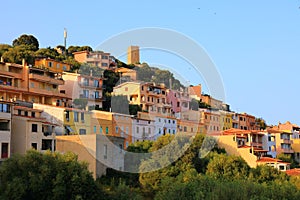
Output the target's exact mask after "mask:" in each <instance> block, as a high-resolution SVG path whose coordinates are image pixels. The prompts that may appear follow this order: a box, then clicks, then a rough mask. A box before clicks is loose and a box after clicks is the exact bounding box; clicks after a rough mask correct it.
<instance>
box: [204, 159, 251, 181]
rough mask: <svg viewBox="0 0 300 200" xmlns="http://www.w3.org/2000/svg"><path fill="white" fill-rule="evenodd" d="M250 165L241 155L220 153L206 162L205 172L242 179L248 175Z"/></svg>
mask: <svg viewBox="0 0 300 200" xmlns="http://www.w3.org/2000/svg"><path fill="white" fill-rule="evenodd" d="M249 170H250V167H249V166H248V164H247V163H246V161H245V160H243V159H242V158H241V157H238V156H228V155H225V154H220V155H217V156H214V157H213V159H212V160H211V161H210V162H209V163H208V166H207V171H206V174H207V175H209V176H211V177H213V178H216V179H225V180H233V179H239V180H243V179H246V178H247V177H248V174H249Z"/></svg>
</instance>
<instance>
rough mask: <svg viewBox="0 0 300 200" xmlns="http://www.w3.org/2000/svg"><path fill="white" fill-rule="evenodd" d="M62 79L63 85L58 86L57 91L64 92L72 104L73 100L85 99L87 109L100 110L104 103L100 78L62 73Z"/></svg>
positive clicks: (101, 79)
mask: <svg viewBox="0 0 300 200" xmlns="http://www.w3.org/2000/svg"><path fill="white" fill-rule="evenodd" d="M62 77H63V79H64V80H65V84H64V85H61V86H59V90H60V91H62V92H64V93H65V94H66V96H67V97H68V98H69V99H72V100H73V102H74V100H75V99H86V100H87V107H93V108H95V109H99V108H102V102H103V101H104V98H103V88H104V86H103V78H102V77H95V76H93V75H92V74H91V75H90V76H87V75H82V74H75V73H64V74H63V76H62Z"/></svg>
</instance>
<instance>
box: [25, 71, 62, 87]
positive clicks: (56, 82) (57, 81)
mask: <svg viewBox="0 0 300 200" xmlns="http://www.w3.org/2000/svg"><path fill="white" fill-rule="evenodd" d="M29 79H33V80H37V81H40V82H44V83H50V84H53V85H63V84H64V83H65V81H64V80H62V79H56V78H52V77H49V76H43V75H38V74H29Z"/></svg>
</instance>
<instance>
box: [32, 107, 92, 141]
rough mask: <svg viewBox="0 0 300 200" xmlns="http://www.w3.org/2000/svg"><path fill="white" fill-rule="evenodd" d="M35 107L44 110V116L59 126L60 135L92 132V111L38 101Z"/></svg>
mask: <svg viewBox="0 0 300 200" xmlns="http://www.w3.org/2000/svg"><path fill="white" fill-rule="evenodd" d="M33 108H35V109H40V110H43V113H42V115H43V118H46V120H47V121H48V122H49V123H53V124H57V125H58V126H59V129H60V130H59V131H58V132H59V133H58V134H59V135H74V134H80V135H88V134H91V132H90V130H91V127H90V126H91V113H90V112H88V111H84V110H79V109H75V108H65V107H58V106H50V105H44V104H36V103H34V104H33Z"/></svg>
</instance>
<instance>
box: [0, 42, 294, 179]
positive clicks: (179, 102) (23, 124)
mask: <svg viewBox="0 0 300 200" xmlns="http://www.w3.org/2000/svg"><path fill="white" fill-rule="evenodd" d="M65 51H66V49H64V48H62V47H60V48H57V52H59V53H60V54H64V53H65ZM72 56H73V58H74V59H75V60H76V61H77V62H78V63H80V64H81V65H82V66H83V67H85V69H87V70H86V71H85V72H84V73H82V72H83V70H80V69H77V70H71V69H72V68H73V66H72V64H70V63H65V62H63V61H60V60H57V59H53V58H50V57H48V56H39V57H35V58H34V62H33V63H32V64H29V63H27V61H26V59H25V58H23V59H22V63H11V62H8V61H7V60H5V59H4V58H3V57H1V62H0V97H1V101H0V145H1V147H0V162H1V161H5V160H6V159H8V158H10V157H11V156H13V155H14V154H25V153H26V152H27V151H28V150H30V149H35V150H37V151H39V152H46V151H51V152H61V153H66V152H73V153H75V154H76V155H78V159H79V160H81V161H85V162H87V163H88V164H89V166H88V168H89V170H90V172H92V174H93V177H94V178H97V177H101V176H102V175H105V174H106V169H107V168H113V169H116V170H120V171H124V170H126V168H127V166H126V162H125V154H126V149H127V148H128V147H129V146H130V145H131V144H133V143H135V142H139V141H146V140H149V141H156V140H157V139H158V138H159V137H161V136H163V135H167V134H170V135H177V134H185V135H187V136H191V137H192V136H195V135H196V134H203V135H207V136H212V137H215V138H217V145H218V147H220V148H224V149H225V150H226V152H227V153H228V154H229V155H236V156H241V157H242V158H243V159H244V160H245V161H246V162H247V164H248V165H249V166H250V167H253V168H255V167H257V166H258V165H269V166H272V167H274V168H277V169H278V170H280V171H284V172H286V173H287V174H295V173H296V174H299V173H300V172H299V170H297V169H291V163H290V162H286V161H284V160H281V159H279V158H278V155H288V156H290V157H291V158H292V159H293V160H294V161H295V162H297V163H299V162H300V127H299V126H298V125H296V124H293V123H292V122H289V121H288V119H287V122H284V123H278V124H277V125H267V124H266V123H265V121H264V120H263V119H262V118H261V117H257V116H253V115H251V114H249V113H246V112H242V113H239V112H234V111H232V110H231V109H230V105H228V104H227V103H226V102H222V101H221V100H218V99H216V98H214V97H213V96H211V95H209V94H205V93H204V92H203V91H202V85H201V83H199V84H198V85H194V86H193V85H189V86H182V87H176V88H174V87H173V85H172V81H171V79H170V80H167V82H165V83H157V82H150V81H145V80H142V79H141V78H140V77H142V76H141V74H140V73H141V72H139V69H141V68H143V67H145V66H144V65H143V64H141V63H140V50H139V47H138V46H130V47H128V50H127V64H125V65H124V66H125V67H120V66H119V65H118V62H119V61H117V60H116V58H115V57H114V55H111V54H110V53H109V52H103V51H93V50H91V49H87V50H82V51H74V52H73V53H72ZM128 66H130V67H128ZM95 68H97V69H99V70H98V71H97V70H95ZM82 69H83V68H82ZM92 69H93V70H92ZM96 72H97V74H96ZM105 72H109V73H114V74H115V75H118V80H117V81H116V82H115V84H113V85H111V84H110V85H109V86H108V85H106V83H107V82H108V79H110V77H107V76H105ZM108 87H111V89H112V91H109V90H108V89H107V88H108ZM195 103H196V104H195ZM104 107H105V108H104ZM111 144H113V145H111ZM293 168H294V167H293ZM296 168H297V167H296Z"/></svg>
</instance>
